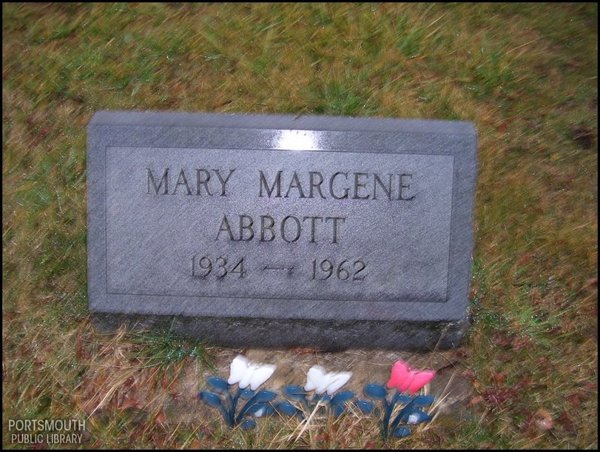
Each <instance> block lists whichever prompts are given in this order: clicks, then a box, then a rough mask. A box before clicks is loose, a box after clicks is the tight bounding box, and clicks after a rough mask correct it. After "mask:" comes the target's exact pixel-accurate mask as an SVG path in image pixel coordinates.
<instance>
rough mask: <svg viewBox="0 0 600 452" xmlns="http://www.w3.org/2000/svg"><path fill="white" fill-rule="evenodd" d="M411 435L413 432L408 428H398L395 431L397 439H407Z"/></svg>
mask: <svg viewBox="0 0 600 452" xmlns="http://www.w3.org/2000/svg"><path fill="white" fill-rule="evenodd" d="M410 434H411V431H410V429H409V428H408V427H396V428H395V429H394V436H395V437H396V438H406V437H407V436H408V435H410Z"/></svg>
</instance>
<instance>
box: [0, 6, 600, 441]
mask: <svg viewBox="0 0 600 452" xmlns="http://www.w3.org/2000/svg"><path fill="white" fill-rule="evenodd" d="M2 19H3V21H2V22H3V44H2V46H3V49H2V50H3V56H2V61H3V64H2V75H3V94H2V96H3V97H2V101H3V131H2V144H3V167H2V175H3V178H2V188H3V264H2V278H3V289H2V290H3V344H4V345H3V393H2V397H3V417H4V419H11V418H13V419H25V418H70V417H77V416H85V417H86V418H87V419H89V425H88V430H89V431H90V435H89V438H88V440H87V442H86V443H84V444H83V447H86V448H87V447H108V448H110V447H136V448H141V447H173V448H175V447H182V448H188V447H203V448H204V447H223V448H243V447H244V448H245V447H248V448H265V447H282V448H287V447H309V448H318V447H325V448H338V447H352V448H354V447H366V448H373V447H393V448H397V447H439V448H488V447H492V448H494V447H498V448H597V446H598V439H597V434H598V431H597V413H596V411H597V257H598V256H597V220H596V215H597V182H598V179H597V177H598V176H597V163H598V158H597V156H598V154H597V149H598V148H597V63H598V61H597V45H598V44H597V6H596V5H594V4H577V3H570V4H260V3H259V4H235V5H219V4H164V3H152V4H101V3H96V4H10V3H5V4H3V7H2ZM101 109H126V110H145V109H152V110H177V111H214V112H255V113H260V112H265V113H291V114H300V113H302V114H335V115H355V116H378V117H399V118H435V119H462V120H469V121H473V122H474V123H475V125H476V127H477V130H478V133H479V162H480V163H479V176H478V185H477V197H476V212H475V239H476V248H475V256H474V258H475V259H474V271H473V282H472V293H471V299H472V315H473V318H474V325H473V327H472V328H471V329H470V331H469V334H468V337H467V340H466V342H465V344H464V346H463V347H462V348H461V355H460V356H461V357H460V362H461V364H462V365H464V366H465V367H467V368H468V369H470V371H471V372H472V379H471V381H472V386H473V389H474V391H475V395H476V397H475V399H476V400H477V401H478V402H477V403H474V404H473V408H472V409H473V412H474V413H475V417H474V419H473V420H471V421H465V422H464V423H462V424H459V425H458V427H457V428H447V427H446V426H445V424H444V421H443V420H442V419H441V418H440V419H438V420H436V422H435V423H433V424H432V425H431V426H430V427H429V428H428V429H426V430H423V431H421V432H419V433H418V434H416V435H413V436H412V437H410V438H409V439H407V440H393V441H392V442H391V443H389V444H382V443H381V442H380V440H379V438H378V436H377V429H376V426H375V425H374V424H372V423H369V422H372V421H369V420H368V419H363V420H362V421H361V420H360V418H359V417H358V415H356V416H349V417H347V418H344V419H342V420H339V421H335V422H334V421H331V420H329V421H326V422H325V423H324V424H318V423H317V424H315V425H314V426H311V429H309V430H308V434H307V435H306V436H303V437H302V438H300V439H299V442H297V443H290V441H289V440H286V438H288V437H289V435H290V434H292V432H293V431H294V430H295V429H296V428H297V425H294V424H293V423H289V422H288V423H285V422H282V421H278V420H276V419H265V420H261V423H260V427H259V429H258V430H256V431H254V432H242V431H237V430H236V431H233V432H229V431H228V430H226V429H224V428H223V426H222V425H220V424H219V423H218V422H216V420H211V419H206V418H202V417H200V416H198V415H197V413H198V409H199V407H198V405H197V404H195V402H194V401H193V400H190V397H191V398H193V395H194V394H193V393H192V392H193V391H192V388H196V387H197V384H198V382H200V381H202V377H201V376H202V373H203V372H205V371H208V370H209V369H210V367H209V365H210V364H211V363H213V362H216V361H218V360H219V359H220V357H223V356H229V355H228V354H231V353H232V351H231V350H226V349H219V348H210V347H204V346H202V344H191V343H187V342H185V341H182V340H179V339H176V338H172V337H169V336H168V335H167V336H161V335H158V336H157V335H156V334H146V335H141V336H140V335H138V334H134V333H130V332H125V331H120V332H119V333H118V334H116V335H111V336H104V335H101V334H99V333H97V332H96V331H95V330H94V329H93V328H92V326H91V324H90V322H89V316H88V311H87V298H86V296H87V295H86V195H85V193H86V179H85V146H86V144H85V140H86V135H85V128H86V125H87V123H88V121H89V120H90V118H91V116H92V114H93V112H95V111H97V110H101ZM290 353H294V352H293V351H290ZM390 364H391V363H390ZM192 382H196V383H194V384H196V386H194V384H192ZM188 389H189V391H188V392H189V393H188V392H186V390H188ZM182 407H183V408H182ZM177 409H178V410H179V413H181V411H182V410H183V411H184V412H187V413H188V414H189V415H188V417H187V418H185V417H182V416H179V418H178V419H180V420H178V421H177V422H176V423H173V422H170V421H169V420H170V419H172V418H174V417H173V416H174V414H173V413H174V412H175V411H176V410H177ZM169 410H171V411H169ZM186 410H187V411H186ZM540 413H542V414H543V415H545V414H544V413H547V415H549V416H550V418H551V419H552V425H551V428H545V426H544V424H542V423H540V422H539V418H540V416H542V414H540ZM88 416H89V417H88ZM215 419H216V417H215ZM263 421H265V422H263ZM359 421H361V422H359ZM3 433H4V435H3V437H4V438H5V439H3V446H4V447H15V446H14V445H12V444H11V443H10V440H9V438H10V436H9V435H7V426H6V423H3ZM49 446H51V445H49Z"/></svg>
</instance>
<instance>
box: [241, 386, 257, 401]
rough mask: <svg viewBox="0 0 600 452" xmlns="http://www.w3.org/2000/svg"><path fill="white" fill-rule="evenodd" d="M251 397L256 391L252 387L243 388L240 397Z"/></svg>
mask: <svg viewBox="0 0 600 452" xmlns="http://www.w3.org/2000/svg"><path fill="white" fill-rule="evenodd" d="M251 397H254V391H253V390H252V389H250V388H246V389H243V390H242V392H240V398H242V399H249V398H251Z"/></svg>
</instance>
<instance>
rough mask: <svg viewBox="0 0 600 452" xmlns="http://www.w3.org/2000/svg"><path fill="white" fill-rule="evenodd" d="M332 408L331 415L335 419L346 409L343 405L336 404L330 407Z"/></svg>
mask: <svg viewBox="0 0 600 452" xmlns="http://www.w3.org/2000/svg"><path fill="white" fill-rule="evenodd" d="M332 408H333V415H334V416H335V417H340V416H341V415H342V413H343V412H344V410H345V409H346V406H345V405H343V404H336V405H332Z"/></svg>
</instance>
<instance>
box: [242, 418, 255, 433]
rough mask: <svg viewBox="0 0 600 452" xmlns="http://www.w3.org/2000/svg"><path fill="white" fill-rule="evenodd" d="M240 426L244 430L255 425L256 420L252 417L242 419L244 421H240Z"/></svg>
mask: <svg viewBox="0 0 600 452" xmlns="http://www.w3.org/2000/svg"><path fill="white" fill-rule="evenodd" d="M241 427H242V429H244V430H250V429H251V428H254V427H256V421H255V420H254V419H244V422H242V424H241Z"/></svg>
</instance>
